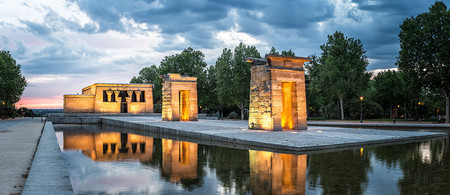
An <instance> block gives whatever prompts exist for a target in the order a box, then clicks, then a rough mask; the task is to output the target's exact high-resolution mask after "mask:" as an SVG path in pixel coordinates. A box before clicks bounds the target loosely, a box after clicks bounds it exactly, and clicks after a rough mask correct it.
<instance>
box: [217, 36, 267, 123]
mask: <svg viewBox="0 0 450 195" xmlns="http://www.w3.org/2000/svg"><path fill="white" fill-rule="evenodd" d="M249 57H254V58H261V56H260V54H259V52H258V50H257V49H256V47H254V46H247V45H245V44H243V43H240V44H239V46H237V47H236V48H234V52H232V51H231V50H230V49H227V48H225V49H224V50H223V51H222V55H221V56H220V57H219V58H218V59H217V61H216V69H217V72H216V78H217V94H218V99H219V102H220V104H221V105H222V106H232V105H237V106H238V107H239V109H240V110H241V119H244V110H245V108H248V101H249V98H250V66H251V65H250V63H247V62H246V60H247V58H249Z"/></svg>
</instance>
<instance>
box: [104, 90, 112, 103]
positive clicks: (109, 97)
mask: <svg viewBox="0 0 450 195" xmlns="http://www.w3.org/2000/svg"><path fill="white" fill-rule="evenodd" d="M106 94H107V95H108V96H106V97H107V102H111V100H112V96H111V95H112V94H113V91H106Z"/></svg>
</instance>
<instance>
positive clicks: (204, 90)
mask: <svg viewBox="0 0 450 195" xmlns="http://www.w3.org/2000/svg"><path fill="white" fill-rule="evenodd" d="M204 58H205V55H204V54H203V53H202V52H201V51H200V50H194V49H192V48H190V47H188V48H186V49H184V50H183V51H182V52H181V53H180V54H175V55H171V56H166V57H164V59H163V60H162V61H161V63H160V67H159V69H160V73H161V75H162V74H168V73H179V74H181V75H187V76H192V77H197V94H198V105H199V106H202V105H204V104H205V103H206V102H207V98H208V97H207V95H208V93H211V92H210V90H211V89H208V87H207V80H206V79H207V78H206V74H205V69H206V66H207V64H206V62H205V60H204Z"/></svg>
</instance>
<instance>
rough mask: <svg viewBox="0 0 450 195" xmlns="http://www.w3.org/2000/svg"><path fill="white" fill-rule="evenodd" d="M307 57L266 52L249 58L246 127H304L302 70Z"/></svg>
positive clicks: (303, 73)
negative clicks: (262, 56)
mask: <svg viewBox="0 0 450 195" xmlns="http://www.w3.org/2000/svg"><path fill="white" fill-rule="evenodd" d="M309 60H310V59H308V58H302V57H293V56H280V55H268V56H266V59H255V58H249V59H248V62H250V63H252V67H251V82H250V109H249V110H250V112H249V128H250V129H265V130H275V131H281V130H301V129H306V128H307V127H306V98H305V97H306V93H305V71H304V69H303V63H304V62H307V61H309Z"/></svg>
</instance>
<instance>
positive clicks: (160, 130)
mask: <svg viewBox="0 0 450 195" xmlns="http://www.w3.org/2000/svg"><path fill="white" fill-rule="evenodd" d="M101 123H102V124H105V125H112V126H116V127H123V128H128V129H136V130H139V131H147V132H151V133H156V134H159V135H161V137H165V136H166V135H172V136H176V137H187V138H194V139H203V140H208V141H213V142H221V143H229V144H236V145H240V146H245V147H249V148H250V149H251V148H253V149H263V150H264V149H268V150H273V151H286V152H309V151H317V150H333V149H340V148H350V147H357V146H370V145H382V144H390V143H393V144H394V143H404V142H410V141H416V140H423V139H429V138H439V137H445V136H447V134H446V133H435V132H420V134H422V135H409V136H398V137H395V138H389V139H378V140H365V141H358V142H348V143H338V144H327V145H326V144H324V145H314V146H292V145H287V144H277V143H268V142H263V141H260V140H258V141H253V140H249V139H239V138H232V137H226V136H221V135H212V134H205V133H201V132H192V131H187V130H181V129H175V128H167V127H162V126H157V125H149V124H140V123H135V122H128V121H123V120H118V119H114V118H104V117H102V118H101Z"/></svg>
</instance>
